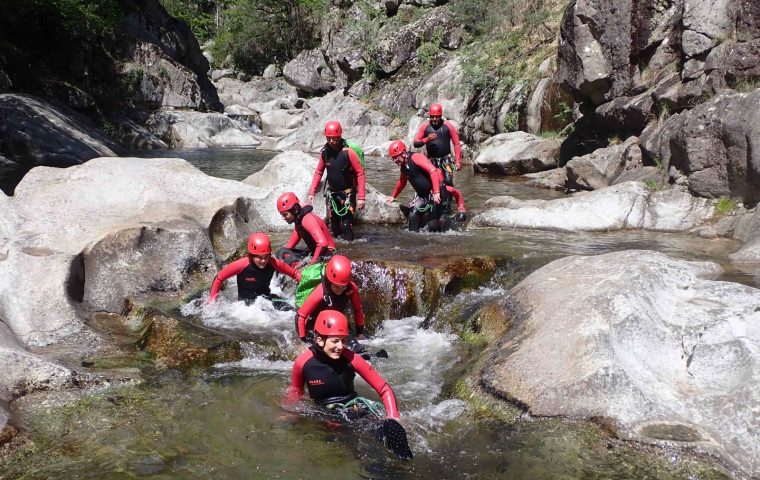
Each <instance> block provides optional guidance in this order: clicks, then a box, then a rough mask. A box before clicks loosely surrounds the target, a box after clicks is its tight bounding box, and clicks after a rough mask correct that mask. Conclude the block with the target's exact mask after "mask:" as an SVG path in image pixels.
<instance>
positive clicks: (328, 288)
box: [296, 255, 364, 343]
mask: <svg viewBox="0 0 760 480" xmlns="http://www.w3.org/2000/svg"><path fill="white" fill-rule="evenodd" d="M349 301H351V307H352V308H353V310H354V324H355V327H356V336H357V337H358V338H360V339H361V338H364V309H363V308H362V300H361V298H360V297H359V288H358V287H357V286H356V284H355V283H354V282H353V281H352V280H351V260H349V259H348V258H347V257H344V256H343V255H335V256H334V257H332V258H331V259H330V261H329V262H327V266H326V267H325V274H324V276H323V277H322V283H320V284H319V285H317V288H315V289H314V290H313V291H312V292H311V293H310V294H309V296H308V297H307V298H306V301H305V302H304V303H303V305H301V308H299V309H298V313H297V314H296V330H297V332H298V337H299V338H300V339H301V340H302V341H304V342H306V343H310V342H311V330H312V328H313V326H314V319H315V318H316V317H317V316H318V315H319V313H320V312H322V311H325V310H330V311H338V312H344V311H345V310H346V307H347V306H348V302H349Z"/></svg>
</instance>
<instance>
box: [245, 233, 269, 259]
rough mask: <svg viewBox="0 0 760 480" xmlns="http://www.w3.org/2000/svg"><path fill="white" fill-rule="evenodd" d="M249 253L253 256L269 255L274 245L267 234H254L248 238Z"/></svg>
mask: <svg viewBox="0 0 760 480" xmlns="http://www.w3.org/2000/svg"><path fill="white" fill-rule="evenodd" d="M248 252H249V253H251V254H253V255H268V254H270V253H272V244H271V243H270V242H269V236H268V235H267V234H266V233H261V232H257V233H252V234H251V236H250V237H249V238H248Z"/></svg>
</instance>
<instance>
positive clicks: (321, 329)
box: [314, 310, 348, 337]
mask: <svg viewBox="0 0 760 480" xmlns="http://www.w3.org/2000/svg"><path fill="white" fill-rule="evenodd" d="M314 331H315V332H317V335H321V336H323V337H345V336H346V335H348V319H347V318H346V316H345V315H343V314H342V313H341V312H339V311H337V310H322V311H321V312H319V315H317V321H316V322H314Z"/></svg>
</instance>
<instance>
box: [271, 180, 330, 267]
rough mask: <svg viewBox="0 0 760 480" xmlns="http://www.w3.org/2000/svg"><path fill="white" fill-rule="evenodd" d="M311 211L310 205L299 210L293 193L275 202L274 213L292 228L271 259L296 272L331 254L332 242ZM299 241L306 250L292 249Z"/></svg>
mask: <svg viewBox="0 0 760 480" xmlns="http://www.w3.org/2000/svg"><path fill="white" fill-rule="evenodd" d="M312 210H313V207H312V206H311V205H306V206H304V207H301V203H300V201H299V200H298V197H296V194H295V193H293V192H285V193H283V194H282V195H280V197H279V198H278V199H277V211H278V212H280V215H282V218H283V219H284V220H285V221H286V222H288V223H289V224H291V225H293V233H292V234H291V235H290V239H289V240H288V243H286V244H285V246H284V247H282V248H280V249H279V250H277V251H276V252H275V257H277V258H278V259H280V260H282V261H284V262H285V263H287V264H288V265H292V266H294V267H295V268H296V269H299V268H302V267H304V266H306V265H309V264H313V263H316V262H318V261H323V262H324V261H327V260H329V259H330V257H331V256H332V255H333V252H334V251H335V240H333V238H332V236H331V235H330V231H329V230H328V229H327V225H325V222H324V221H323V220H322V219H321V218H319V217H318V216H317V215H316V214H315V213H314V212H312ZM301 240H303V241H304V243H305V244H306V247H307V248H308V250H302V249H296V248H295V246H296V245H298V242H300V241H301ZM309 256H311V258H309Z"/></svg>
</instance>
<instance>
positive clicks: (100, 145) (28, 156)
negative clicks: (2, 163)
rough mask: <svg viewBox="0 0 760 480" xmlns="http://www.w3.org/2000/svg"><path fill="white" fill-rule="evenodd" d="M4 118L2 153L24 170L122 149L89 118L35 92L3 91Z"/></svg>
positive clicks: (0, 98)
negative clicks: (40, 96) (22, 93)
mask: <svg viewBox="0 0 760 480" xmlns="http://www.w3.org/2000/svg"><path fill="white" fill-rule="evenodd" d="M0 118H2V119H3V121H2V122H0V153H1V154H2V155H4V156H5V157H6V158H7V160H9V163H10V162H13V164H14V165H13V166H14V167H15V168H14V170H18V171H21V172H25V171H27V170H29V169H30V168H33V167H36V166H40V165H46V166H55V167H68V166H71V165H77V164H80V163H82V162H85V161H87V160H89V159H91V158H95V157H103V156H116V152H117V151H118V150H119V147H118V145H116V144H115V143H114V142H113V141H111V140H110V139H108V138H107V137H106V136H105V135H103V134H102V133H101V132H100V131H99V130H98V129H96V128H95V127H94V126H93V125H92V123H91V122H90V121H89V120H87V119H86V118H85V117H83V116H81V115H79V114H77V113H76V112H74V111H73V110H71V109H69V108H67V107H64V106H62V105H52V104H50V103H48V102H47V101H45V100H43V99H41V98H37V97H33V96H31V95H20V94H12V93H6V94H0ZM9 166H10V165H9Z"/></svg>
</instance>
